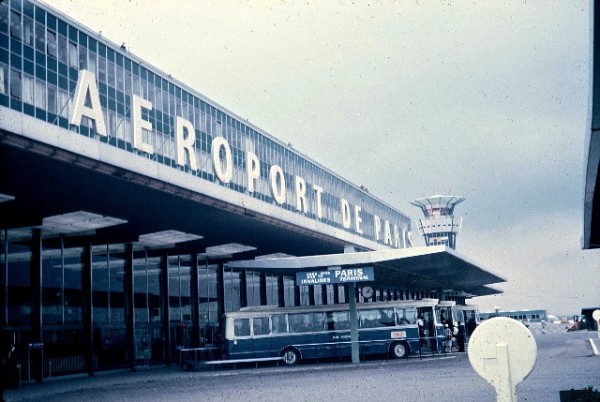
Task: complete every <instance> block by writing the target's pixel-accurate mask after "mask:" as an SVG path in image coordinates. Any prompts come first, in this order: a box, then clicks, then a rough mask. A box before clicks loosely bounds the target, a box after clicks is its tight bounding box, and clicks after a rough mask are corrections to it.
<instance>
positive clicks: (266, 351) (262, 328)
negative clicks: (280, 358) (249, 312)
mask: <svg viewBox="0 0 600 402" xmlns="http://www.w3.org/2000/svg"><path fill="white" fill-rule="evenodd" d="M269 321H270V320H269V317H268V316H265V317H253V318H252V348H253V350H252V357H254V358H261V357H272V356H274V354H273V353H274V351H273V343H272V342H271V326H270V323H269Z"/></svg>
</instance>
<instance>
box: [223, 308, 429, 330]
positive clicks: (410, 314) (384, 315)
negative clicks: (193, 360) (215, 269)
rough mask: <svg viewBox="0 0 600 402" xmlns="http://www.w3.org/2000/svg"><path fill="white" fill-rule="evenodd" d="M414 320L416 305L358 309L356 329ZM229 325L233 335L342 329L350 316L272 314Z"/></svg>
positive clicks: (236, 320)
mask: <svg viewBox="0 0 600 402" xmlns="http://www.w3.org/2000/svg"><path fill="white" fill-rule="evenodd" d="M416 322H417V310H416V308H406V309H402V308H396V309H393V308H386V309H368V310H359V311H358V326H359V328H382V327H389V326H395V325H407V324H416ZM251 324H252V325H251ZM233 328H234V335H235V336H236V337H245V336H263V335H270V334H273V335H277V334H287V333H290V334H293V333H307V332H322V331H344V330H349V329H350V316H349V313H348V312H347V311H332V312H326V313H325V312H324V313H293V314H292V313H290V314H274V315H272V316H270V317H254V318H236V319H234V320H233Z"/></svg>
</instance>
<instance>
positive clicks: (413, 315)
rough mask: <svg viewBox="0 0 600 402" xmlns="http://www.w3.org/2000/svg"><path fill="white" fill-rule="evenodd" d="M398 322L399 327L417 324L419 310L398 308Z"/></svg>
mask: <svg viewBox="0 0 600 402" xmlns="http://www.w3.org/2000/svg"><path fill="white" fill-rule="evenodd" d="M396 322H397V323H398V324H399V325H404V324H416V322H417V310H416V309H414V308H405V309H402V308H397V309H396Z"/></svg>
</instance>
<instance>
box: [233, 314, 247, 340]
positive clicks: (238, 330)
mask: <svg viewBox="0 0 600 402" xmlns="http://www.w3.org/2000/svg"><path fill="white" fill-rule="evenodd" d="M233 334H234V335H235V336H250V319H249V318H236V319H235V320H233Z"/></svg>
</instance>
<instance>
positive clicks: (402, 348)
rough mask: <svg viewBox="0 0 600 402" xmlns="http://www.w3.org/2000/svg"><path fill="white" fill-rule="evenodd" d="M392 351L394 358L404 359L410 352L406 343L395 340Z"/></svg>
mask: <svg viewBox="0 0 600 402" xmlns="http://www.w3.org/2000/svg"><path fill="white" fill-rule="evenodd" d="M390 352H391V355H392V357H393V358H394V359H402V358H404V357H406V355H407V354H408V349H407V347H406V345H405V344H404V343H402V342H395V343H393V344H392V347H391V348H390Z"/></svg>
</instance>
